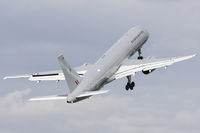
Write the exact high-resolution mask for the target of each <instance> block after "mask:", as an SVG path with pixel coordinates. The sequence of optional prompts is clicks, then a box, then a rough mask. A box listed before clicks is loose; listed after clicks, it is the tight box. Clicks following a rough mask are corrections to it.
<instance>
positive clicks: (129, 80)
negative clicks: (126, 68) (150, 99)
mask: <svg viewBox="0 0 200 133" xmlns="http://www.w3.org/2000/svg"><path fill="white" fill-rule="evenodd" d="M127 79H128V82H127V84H126V87H125V89H126V90H127V91H128V90H129V89H130V90H133V88H134V87H135V83H134V82H131V76H127Z"/></svg>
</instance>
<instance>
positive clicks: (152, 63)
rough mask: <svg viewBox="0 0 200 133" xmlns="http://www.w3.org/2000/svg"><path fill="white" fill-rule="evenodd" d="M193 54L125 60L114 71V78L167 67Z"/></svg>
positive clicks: (191, 56)
mask: <svg viewBox="0 0 200 133" xmlns="http://www.w3.org/2000/svg"><path fill="white" fill-rule="evenodd" d="M194 56H196V55H195V54H194V55H189V56H183V57H172V58H164V59H155V58H147V59H144V60H126V61H124V62H123V63H122V65H121V67H120V68H119V70H118V71H117V72H116V73H115V75H114V78H115V79H119V78H122V77H126V76H129V75H134V74H135V73H136V72H139V71H148V70H154V69H157V68H161V67H168V66H170V65H172V64H174V63H176V62H180V61H183V60H187V59H190V58H193V57H194Z"/></svg>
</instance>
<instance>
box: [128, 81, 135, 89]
mask: <svg viewBox="0 0 200 133" xmlns="http://www.w3.org/2000/svg"><path fill="white" fill-rule="evenodd" d="M129 87H130V89H131V90H133V88H134V87H135V83H134V82H132V83H131V84H130V86H129Z"/></svg>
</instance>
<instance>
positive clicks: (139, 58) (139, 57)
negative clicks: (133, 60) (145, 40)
mask: <svg viewBox="0 0 200 133" xmlns="http://www.w3.org/2000/svg"><path fill="white" fill-rule="evenodd" d="M138 54H139V56H138V58H137V59H138V60H142V59H143V56H141V54H142V52H141V49H139V50H138Z"/></svg>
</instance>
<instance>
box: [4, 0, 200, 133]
mask: <svg viewBox="0 0 200 133" xmlns="http://www.w3.org/2000/svg"><path fill="white" fill-rule="evenodd" d="M199 24H200V2H199V1H198V0H165V1H164V0H118V1H116V0H100V1H92V0H73V1H72V0H56V1H55V0H48V1H47V0H28V1H27V0H17V1H16V0H1V1H0V60H1V70H0V71H1V72H0V78H3V77H4V76H6V75H18V74H27V73H34V72H41V71H49V70H56V69H60V68H59V65H58V62H57V56H58V55H59V54H63V55H64V56H65V58H66V59H67V60H68V61H69V62H70V64H71V65H72V66H74V67H75V66H79V65H82V64H83V63H86V62H87V63H94V62H95V61H96V60H97V59H98V58H99V57H100V56H101V55H102V54H103V53H104V52H105V51H106V50H107V49H108V48H109V47H111V46H112V44H113V43H115V41H117V40H118V39H119V38H120V37H121V36H122V35H123V34H124V33H125V32H127V31H128V30H129V29H130V28H132V27H133V26H137V25H139V26H142V27H144V28H146V29H147V30H148V31H149V33H150V38H149V40H148V41H147V43H146V44H145V45H144V47H143V49H142V52H143V56H144V57H148V56H154V57H157V58H162V57H173V56H182V55H190V54H193V53H197V54H199V53H200V52H199V51H200V26H199ZM136 57H137V55H135V56H134V57H133V58H136ZM199 68H200V61H199V56H197V57H195V58H193V59H191V60H187V61H184V62H181V63H177V64H174V65H173V66H170V67H169V68H168V69H166V70H164V69H159V70H156V71H155V72H153V73H152V74H150V75H143V74H142V73H137V74H136V76H135V77H134V78H133V80H134V81H135V83H136V87H135V90H134V91H128V92H127V91H125V89H124V86H125V85H126V82H127V80H126V79H125V78H124V79H120V80H118V81H114V82H113V83H111V84H109V85H107V86H105V87H104V89H109V90H111V91H110V92H109V94H105V95H102V96H96V97H93V98H91V99H88V100H85V101H83V102H79V103H77V104H73V105H70V104H67V103H66V102H65V101H57V102H41V103H40V102H39V103H38V102H37V103H28V102H26V100H27V99H28V98H30V97H34V96H43V95H52V94H64V93H66V92H67V85H66V83H65V82H64V81H62V82H60V83H55V82H41V83H40V84H36V83H35V82H29V81H27V80H24V79H21V80H0V84H1V87H0V133H35V132H48V133H55V132H59V133H67V132H69V133H71V132H75V133H78V132H84V133H85V132H87V133H94V132H97V133H102V132H106V133H121V132H125V133H134V132H137V133H147V132H148V133H169V132H170V133H188V132H190V133H199V132H200V126H199V123H200V104H199V101H200V97H199V96H200V87H199V86H200V84H199V83H200V82H199V81H200V78H199V75H200V71H199Z"/></svg>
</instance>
